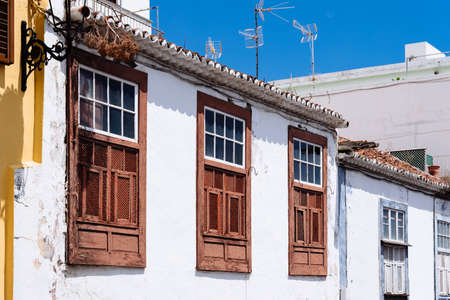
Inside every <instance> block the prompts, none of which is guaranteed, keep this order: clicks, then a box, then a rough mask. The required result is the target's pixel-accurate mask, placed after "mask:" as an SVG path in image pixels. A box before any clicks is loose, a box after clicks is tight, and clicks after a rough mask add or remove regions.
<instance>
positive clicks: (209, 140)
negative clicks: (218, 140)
mask: <svg viewBox="0 0 450 300" xmlns="http://www.w3.org/2000/svg"><path fill="white" fill-rule="evenodd" d="M205 155H206V156H209V157H214V137H213V136H212V135H210V134H207V135H206V136H205Z"/></svg>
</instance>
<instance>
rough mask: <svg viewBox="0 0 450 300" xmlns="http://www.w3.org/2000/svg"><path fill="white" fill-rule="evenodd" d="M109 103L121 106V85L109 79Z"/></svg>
mask: <svg viewBox="0 0 450 300" xmlns="http://www.w3.org/2000/svg"><path fill="white" fill-rule="evenodd" d="M109 103H110V104H112V105H115V106H122V84H121V82H120V81H117V80H114V79H111V78H110V79H109Z"/></svg>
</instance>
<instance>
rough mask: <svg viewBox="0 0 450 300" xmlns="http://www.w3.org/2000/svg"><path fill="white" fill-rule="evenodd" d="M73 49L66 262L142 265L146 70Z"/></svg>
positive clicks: (143, 250)
mask: <svg viewBox="0 0 450 300" xmlns="http://www.w3.org/2000/svg"><path fill="white" fill-rule="evenodd" d="M75 54H76V55H75V56H74V57H75V59H74V60H73V61H72V62H71V67H70V74H69V77H70V78H69V79H70V83H69V85H70V86H69V90H70V95H69V102H68V103H69V111H68V118H69V128H68V132H69V139H70V143H69V190H70V199H69V230H68V233H69V239H68V243H69V253H68V260H69V263H70V264H89V265H112V266H128V267H144V266H145V261H146V256H145V193H146V189H145V165H146V164H145V152H146V99H147V96H146V89H147V75H146V74H145V73H142V72H139V71H136V70H133V69H131V68H128V67H125V66H122V65H120V64H116V63H112V62H109V61H106V60H104V59H103V58H100V57H97V56H93V55H90V54H87V53H85V52H82V51H80V50H75Z"/></svg>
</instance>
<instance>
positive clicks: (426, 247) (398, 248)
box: [339, 149, 450, 300]
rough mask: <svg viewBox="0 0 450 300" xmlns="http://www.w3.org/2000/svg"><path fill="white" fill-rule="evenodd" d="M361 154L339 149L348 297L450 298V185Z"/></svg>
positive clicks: (344, 274)
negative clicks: (449, 196) (448, 193)
mask: <svg viewBox="0 0 450 300" xmlns="http://www.w3.org/2000/svg"><path fill="white" fill-rule="evenodd" d="M369 151H371V153H375V154H376V155H378V154H377V152H378V150H374V149H373V150H369ZM355 152H356V154H355V153H350V154H349V153H340V154H339V163H340V168H339V187H340V188H339V195H340V196H339V211H340V215H341V217H340V219H341V222H340V225H341V226H342V227H344V228H345V230H344V232H345V233H344V232H343V233H342V235H341V239H340V240H341V249H340V256H341V286H343V288H342V289H343V290H345V295H346V298H345V299H349V300H351V299H376V300H378V299H410V300H412V299H436V300H438V299H448V297H449V296H450V293H449V292H448V289H447V286H448V279H449V278H448V276H447V272H448V264H447V261H448V259H447V251H448V250H447V249H448V245H447V242H448V240H447V236H448V234H447V232H448V231H447V228H448V227H447V228H445V227H446V226H448V224H449V223H448V219H447V218H446V217H445V216H444V215H446V214H448V212H445V211H447V209H448V208H447V207H448V200H445V199H446V198H445V197H444V196H442V195H441V196H439V194H441V193H442V191H445V190H446V189H448V187H445V188H442V186H441V183H439V181H433V180H429V177H427V175H426V174H425V173H423V174H420V172H419V173H410V172H409V171H407V168H405V167H404V164H405V163H403V162H400V161H399V160H397V159H395V158H394V157H390V159H391V160H392V161H394V162H396V165H395V166H394V165H393V164H392V163H389V162H387V161H386V160H383V159H382V158H381V157H382V155H379V157H377V158H373V156H368V155H367V154H365V153H361V152H358V151H355ZM378 153H379V152H378ZM385 155H386V154H384V157H386V156H385ZM437 226H439V227H440V228H439V229H438V228H437ZM439 236H441V237H439ZM438 253H440V254H438Z"/></svg>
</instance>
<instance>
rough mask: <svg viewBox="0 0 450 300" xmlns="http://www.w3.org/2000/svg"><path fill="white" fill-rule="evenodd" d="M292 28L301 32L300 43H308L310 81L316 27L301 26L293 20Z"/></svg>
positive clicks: (312, 70)
mask: <svg viewBox="0 0 450 300" xmlns="http://www.w3.org/2000/svg"><path fill="white" fill-rule="evenodd" d="M293 25H294V28H295V29H298V30H300V31H301V32H302V34H303V36H302V38H301V40H300V42H301V43H310V47H311V74H312V80H313V81H314V80H316V79H315V78H314V41H315V40H316V39H317V25H316V23H312V24H308V25H301V24H300V23H299V22H298V21H297V20H294V23H293Z"/></svg>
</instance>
